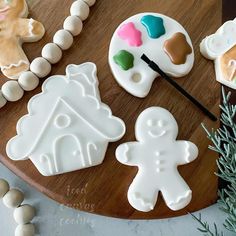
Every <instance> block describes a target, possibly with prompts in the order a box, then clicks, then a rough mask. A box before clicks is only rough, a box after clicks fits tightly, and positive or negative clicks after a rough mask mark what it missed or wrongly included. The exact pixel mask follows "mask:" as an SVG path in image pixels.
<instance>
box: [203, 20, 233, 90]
mask: <svg viewBox="0 0 236 236" xmlns="http://www.w3.org/2000/svg"><path fill="white" fill-rule="evenodd" d="M200 51H201V53H202V55H203V56H204V57H206V58H207V59H210V60H214V62H215V73H216V80H217V81H218V82H220V83H221V84H224V85H226V86H228V87H230V88H233V89H236V18H235V19H234V20H230V21H227V22H225V23H224V24H223V25H222V26H221V27H220V28H219V29H218V30H217V31H216V33H215V34H212V35H210V36H207V37H206V38H204V39H203V40H202V42H201V44H200Z"/></svg>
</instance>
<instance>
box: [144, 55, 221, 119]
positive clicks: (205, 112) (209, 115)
mask: <svg viewBox="0 0 236 236" xmlns="http://www.w3.org/2000/svg"><path fill="white" fill-rule="evenodd" d="M141 59H142V60H143V61H145V62H146V63H147V64H148V66H149V67H150V68H151V69H152V70H154V71H156V72H157V73H158V74H159V75H160V76H161V77H162V78H163V79H165V80H166V81H167V82H169V83H170V84H171V85H172V86H173V87H175V88H176V89H177V90H178V91H179V92H180V93H182V94H183V95H184V96H185V97H186V98H188V99H189V100H190V101H191V102H192V103H193V104H195V105H196V106H197V107H198V108H199V109H201V110H202V112H203V113H204V114H206V115H207V116H208V117H209V118H210V119H211V120H212V121H217V118H216V116H215V115H214V114H212V113H211V112H210V111H209V110H208V109H207V108H206V107H205V106H203V105H202V104H201V103H200V102H199V101H198V100H196V99H195V98H194V97H193V96H192V95H190V94H189V93H188V92H187V91H185V90H184V89H183V88H182V87H181V86H180V85H179V84H177V83H176V82H175V81H174V80H173V79H171V78H170V77H169V76H168V75H167V74H166V73H165V72H164V71H162V70H161V69H160V67H159V66H158V65H157V64H156V63H155V62H153V61H151V60H150V59H149V58H148V57H147V56H146V55H145V54H143V55H142V56H141Z"/></svg>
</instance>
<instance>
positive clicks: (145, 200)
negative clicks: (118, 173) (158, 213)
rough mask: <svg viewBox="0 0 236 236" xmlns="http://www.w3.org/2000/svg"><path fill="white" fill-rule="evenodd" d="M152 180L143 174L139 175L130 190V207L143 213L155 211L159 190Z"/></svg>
mask: <svg viewBox="0 0 236 236" xmlns="http://www.w3.org/2000/svg"><path fill="white" fill-rule="evenodd" d="M150 182H151V180H150V179H148V178H147V177H145V176H143V175H142V174H139V173H138V174H137V176H136V177H135V178H134V180H133V182H132V184H131V185H130V187H129V190H128V200H129V203H130V205H131V206H132V207H133V208H135V209H137V210H139V211H143V212H148V211H151V210H153V208H154V206H155V204H156V201H157V197H158V189H157V187H156V185H155V183H154V182H153V184H151V183H150Z"/></svg>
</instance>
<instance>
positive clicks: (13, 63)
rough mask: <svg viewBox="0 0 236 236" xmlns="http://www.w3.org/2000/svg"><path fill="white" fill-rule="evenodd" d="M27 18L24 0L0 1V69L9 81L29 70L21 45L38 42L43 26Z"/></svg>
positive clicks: (41, 35) (43, 31) (42, 33)
mask: <svg viewBox="0 0 236 236" xmlns="http://www.w3.org/2000/svg"><path fill="white" fill-rule="evenodd" d="M27 16H28V6H27V3H26V0H0V51H1V53H0V67H1V71H2V73H3V74H4V75H5V76H6V77H8V78H10V79H18V77H19V76H20V75H21V73H22V72H24V71H27V70H28V69H29V61H28V58H27V57H26V55H25V53H24V51H23V49H22V43H24V42H35V41H38V40H40V39H41V38H42V37H43V35H44V33H45V29H44V27H43V25H42V24H41V23H40V22H38V21H35V20H33V19H32V18H31V19H26V17H27Z"/></svg>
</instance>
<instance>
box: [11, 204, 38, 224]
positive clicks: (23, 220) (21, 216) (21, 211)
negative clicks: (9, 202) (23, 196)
mask: <svg viewBox="0 0 236 236" xmlns="http://www.w3.org/2000/svg"><path fill="white" fill-rule="evenodd" d="M13 216H14V219H15V221H16V223H17V224H27V223H29V222H30V221H31V220H32V219H33V218H34V217H35V209H34V207H32V206H30V205H22V206H20V207H18V208H16V209H15V210H14V214H13Z"/></svg>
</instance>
